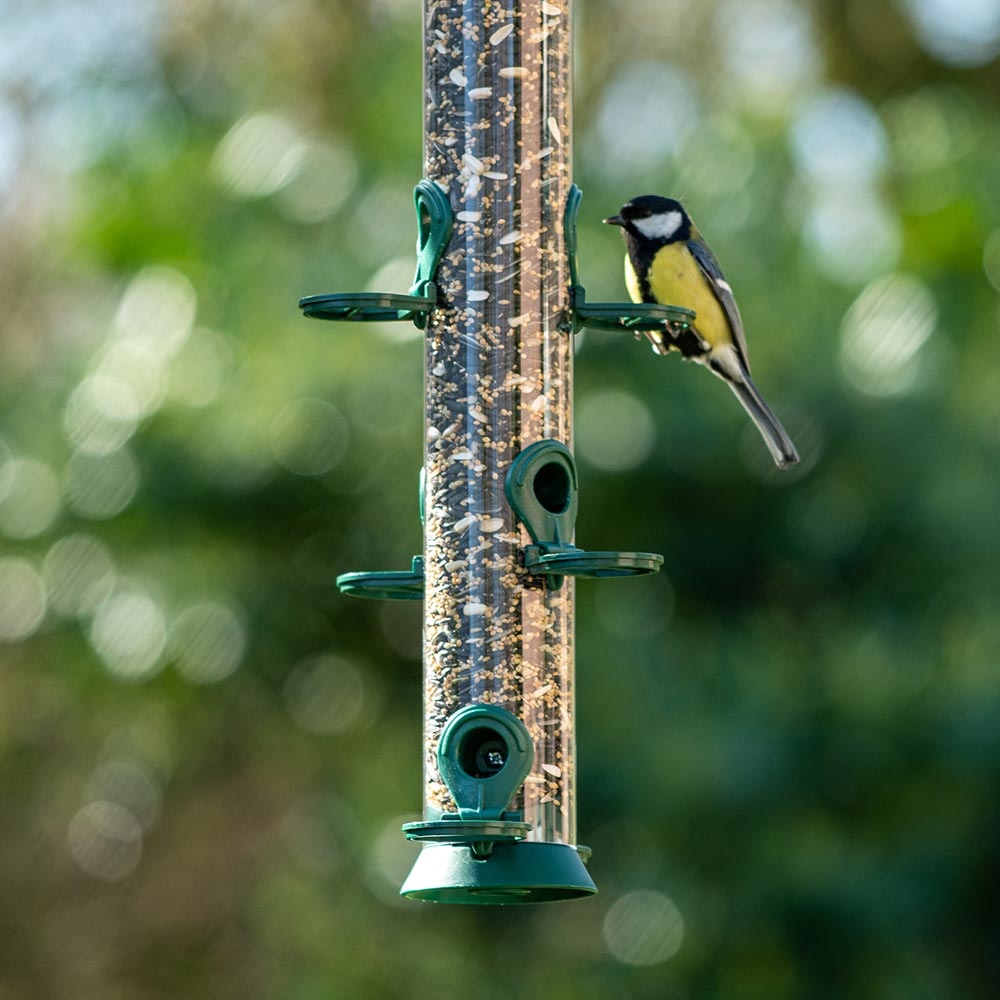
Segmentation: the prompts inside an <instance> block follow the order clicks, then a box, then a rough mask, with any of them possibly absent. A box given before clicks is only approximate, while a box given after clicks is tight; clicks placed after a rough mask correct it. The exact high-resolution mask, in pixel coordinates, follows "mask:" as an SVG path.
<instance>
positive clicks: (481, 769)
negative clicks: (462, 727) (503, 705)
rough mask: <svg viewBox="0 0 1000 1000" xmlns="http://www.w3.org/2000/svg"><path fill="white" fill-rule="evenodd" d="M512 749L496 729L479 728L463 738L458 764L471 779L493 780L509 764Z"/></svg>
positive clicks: (459, 749) (459, 748)
mask: <svg viewBox="0 0 1000 1000" xmlns="http://www.w3.org/2000/svg"><path fill="white" fill-rule="evenodd" d="M509 754H510V748H509V747H508V746H507V741H506V740H505V739H503V737H501V736H500V734H499V733H498V732H497V731H496V730H495V729H489V728H487V727H486V726H477V727H476V728H475V729H472V730H470V731H469V732H468V733H466V735H465V736H463V737H462V741H461V743H460V744H459V747H458V764H459V767H461V768H462V770H463V771H464V772H465V773H466V774H467V775H469V777H470V778H492V777H493V775H495V774H499V773H500V772H501V771H502V770H503V769H504V766H505V765H506V763H507V757H508V756H509Z"/></svg>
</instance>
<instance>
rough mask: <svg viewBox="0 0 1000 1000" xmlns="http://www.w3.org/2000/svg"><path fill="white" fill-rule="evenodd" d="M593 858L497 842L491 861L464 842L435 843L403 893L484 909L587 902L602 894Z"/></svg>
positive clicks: (569, 850)
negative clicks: (591, 870)
mask: <svg viewBox="0 0 1000 1000" xmlns="http://www.w3.org/2000/svg"><path fill="white" fill-rule="evenodd" d="M589 856H590V851H589V850H588V849H587V848H586V847H570V846H569V845H568V844H550V843H540V842H536V841H520V842H518V843H516V844H495V845H494V846H493V853H492V854H491V855H490V856H489V857H488V858H485V859H483V860H478V859H477V858H475V857H474V856H473V854H472V851H471V850H470V849H469V847H467V846H465V845H462V844H429V845H427V846H426V847H424V848H423V849H422V850H421V852H420V856H419V857H418V858H417V860H416V863H415V864H414V865H413V870H412V871H411V872H410V874H409V877H408V878H407V879H406V881H405V882H404V883H403V888H402V889H400V890H399V894H400V895H401V896H408V897H409V898H410V899H423V900H427V901H429V902H432V903H466V904H472V905H479V906H509V905H518V904H524V903H552V902H556V901H558V900H561V899H581V898H582V897H584V896H592V895H593V894H594V893H595V892H597V886H596V885H594V882H593V880H592V879H591V877H590V876H589V875H588V874H587V869H586V868H585V867H584V861H585V860H586V859H587V858H588V857H589Z"/></svg>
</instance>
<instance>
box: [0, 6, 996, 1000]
mask: <svg viewBox="0 0 1000 1000" xmlns="http://www.w3.org/2000/svg"><path fill="white" fill-rule="evenodd" d="M576 7H577V11H576V28H577V37H576V56H577V58H576V102H575V136H574V140H575V149H576V179H577V182H578V183H579V184H580V185H581V187H582V188H583V190H584V193H585V198H584V202H583V206H582V211H581V219H580V237H581V260H580V265H581V271H582V279H583V281H584V283H585V284H586V285H587V287H588V292H589V297H590V298H591V299H593V300H598V299H602V298H604V299H621V298H623V297H624V289H623V283H622V278H621V245H620V241H619V235H618V233H617V232H612V231H610V229H609V227H602V226H601V225H600V223H599V220H600V218H601V217H602V216H604V215H607V214H610V213H611V212H613V211H615V210H617V208H618V206H619V205H620V204H621V203H622V202H623V201H624V200H626V199H627V198H628V197H630V196H633V195H636V194H640V193H646V192H658V193H664V194H674V195H678V196H681V197H683V198H684V199H685V200H686V202H687V204H688V206H689V208H690V209H691V211H692V214H693V215H694V216H695V218H696V220H697V221H698V223H699V225H700V226H701V228H702V230H703V231H704V232H705V233H706V234H707V235H708V237H709V238H710V240H711V242H712V243H713V245H714V247H715V249H716V251H717V253H718V255H719V257H720V259H721V260H722V262H723V264H724V266H725V267H726V270H727V273H728V275H729V277H730V279H731V282H732V284H733V285H734V287H735V289H736V292H737V295H738V297H739V299H740V302H741V304H742V307H743V313H744V318H745V320H746V325H747V329H748V335H749V340H750V348H751V357H752V360H753V362H754V372H755V375H756V376H757V380H758V383H759V385H760V386H761V388H762V390H763V391H764V393H765V395H767V396H768V397H769V398H770V399H771V401H772V403H773V404H774V406H775V408H776V409H777V410H778V412H779V413H780V414H781V415H782V417H783V418H784V419H785V421H786V423H787V425H788V427H789V428H790V430H791V431H792V432H793V436H794V437H795V438H796V440H797V442H798V444H799V447H800V450H801V452H802V454H803V463H802V466H801V467H800V469H798V470H797V471H795V472H793V473H789V474H780V473H778V472H776V470H775V469H774V468H773V466H771V464H770V460H769V458H768V456H767V454H766V452H765V450H764V448H763V446H762V444H761V443H760V441H759V439H758V438H757V436H756V435H755V432H754V431H753V430H752V429H751V428H749V427H748V425H747V423H746V420H745V419H744V417H743V414H742V411H741V410H740V408H739V407H738V405H737V404H736V402H735V400H734V399H733V398H732V397H731V395H730V394H729V393H728V391H727V390H726V389H725V387H724V386H723V385H722V384H721V383H719V382H718V381H717V380H715V379H713V378H711V377H710V376H709V375H708V374H706V373H705V372H704V371H702V370H700V369H696V368H694V367H692V366H688V365H684V364H683V363H681V362H680V361H678V360H675V359H658V358H655V357H654V356H652V355H651V353H650V352H649V350H648V348H647V347H645V346H643V345H642V344H637V343H634V342H633V341H632V340H631V339H630V338H629V339H621V338H616V337H614V336H612V335H610V334H601V333H587V334H585V335H584V336H581V337H580V338H579V341H580V342H579V351H578V357H577V382H576V385H577V403H578V409H577V417H578V419H577V453H578V458H579V462H580V467H581V479H582V481H581V512H580V518H579V522H578V538H579V540H580V543H581V544H582V545H584V546H585V547H590V548H598V549H606V548H622V549H640V550H653V551H660V552H663V553H664V554H665V556H666V567H665V571H664V572H663V573H662V574H661V575H660V576H658V577H652V578H646V579H643V580H634V581H584V582H582V583H581V584H580V586H579V589H578V593H579V599H578V609H579V624H578V635H579V647H580V651H579V655H578V665H577V670H578V678H579V719H578V732H579V750H580V753H579V761H580V794H579V808H580V812H579V818H580V830H581V840H582V841H583V842H584V843H589V844H590V845H591V846H592V847H593V848H594V857H593V860H592V862H591V871H592V874H593V875H594V878H595V879H596V881H597V882H598V884H599V886H600V888H601V893H600V895H599V896H597V897H596V898H594V899H591V900H587V901H584V902H574V903H567V904H560V905H551V906H548V907H540V908H525V909H519V908H512V909H493V908H482V909H480V908H448V907H440V906H433V905H430V904H419V903H413V902H409V901H401V900H399V899H398V898H397V895H396V892H397V888H398V885H399V883H400V881H401V879H402V877H403V876H404V875H405V873H406V871H407V870H408V868H409V865H410V863H411V860H412V857H413V850H414V848H413V847H412V846H411V845H408V844H407V843H406V842H405V841H404V840H403V838H402V836H401V835H400V833H399V824H400V823H401V822H404V821H406V820H409V819H413V818H416V817H415V812H416V810H417V809H418V808H419V803H420V715H421V711H420V693H421V686H420V679H419V676H420V662H419V655H420V654H419V644H420V636H419V628H420V626H419V606H413V605H408V604H384V605H383V604H379V603H368V602H356V601H351V600H348V599H346V598H342V597H340V596H339V595H338V593H337V592H336V590H335V588H334V585H333V580H334V577H335V576H336V575H337V573H339V572H343V571H346V570H360V569H391V568H400V569H402V568H406V567H407V566H408V565H409V559H410V556H411V555H413V554H414V553H416V552H418V551H419V550H420V545H421V538H420V528H419V523H418V517H417V474H418V469H419V466H420V461H421V458H420V448H421V430H420V420H421V401H420V394H421V359H422V351H421V343H420V340H419V335H418V334H417V331H416V330H414V329H412V328H410V327H409V326H406V325H399V324H397V325H392V326H388V325H387V326H383V327H378V326H374V327H372V326H365V327H359V326H350V325H343V324H320V323H316V322H311V321H308V322H307V321H305V320H303V319H301V318H300V316H299V314H298V311H297V309H296V307H295V303H296V300H297V299H298V297H299V296H301V295H303V294H308V293H315V292H326V291H337V290H340V291H345V290H355V289H364V288H369V289H382V290H395V291H403V290H405V289H406V288H407V287H408V285H409V282H410V280H411V277H412V270H413V240H414V235H415V229H414V224H413V218H412V207H411V202H410V191H411V189H412V186H413V184H414V183H415V181H416V180H417V179H419V177H420V169H421V101H422V99H421V65H420V63H421V40H420V11H419V3H418V0H372V2H361V0H327V2H322V3H321V2H319V0H271V2H263V0H260V2H255V0H130V2H128V3H123V2H119V0H3V2H0V225H2V233H3V238H2V240H0V291H2V302H3V308H2V317H0V329H2V338H0V534H2V541H0V641H2V645H0V997H2V998H3V1000H48V998H53V1000H62V998H72V1000H90V998H94V1000H97V998H99V1000H132V998H143V1000H145V998H151V1000H158V998H175V997H188V996H197V997H201V998H206V1000H211V998H237V997H239V998H251V1000H271V998H281V1000H324V998H336V997H367V996H371V997H399V998H430V997H452V996H455V997H457V996H467V995H469V994H470V993H471V992H475V994H476V995H479V996H482V997H490V998H499V997H508V996H518V997H527V998H534V997H545V998H552V1000H556V998H577V997H582V996H587V997H592V998H595V1000H605V998H607V1000H611V998H614V1000H620V998H633V997H634V998H674V1000H702V998H705V1000H709V998H718V1000H781V998H804V997H808V998H811V1000H817V998H844V997H851V998H857V1000H866V998H877V1000H943V998H962V1000H964V998H978V997H983V998H986V997H993V996H996V990H997V988H998V987H997V984H998V982H1000V929H998V919H997V903H996V899H997V887H998V874H1000V844H998V839H1000V810H998V805H997V793H998V778H1000V685H998V666H1000V664H998V660H1000V614H998V601H997V595H998V593H1000V562H998V557H1000V529H998V523H997V521H998V514H1000V366H998V351H997V332H998V321H1000V310H998V305H1000V299H998V291H1000V199H998V194H997V192H998V178H1000V173H998V163H1000V156H998V154H1000V106H998V96H1000V64H998V61H997V57H998V54H1000V0H895V2H887V0H848V2H835V0H813V2H807V0H716V2H706V0H669V2H668V0H601V2H597V0H577V4H576Z"/></svg>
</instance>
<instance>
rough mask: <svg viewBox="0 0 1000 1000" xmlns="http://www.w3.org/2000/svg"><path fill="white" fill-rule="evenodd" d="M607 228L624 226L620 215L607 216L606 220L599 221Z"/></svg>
mask: <svg viewBox="0 0 1000 1000" xmlns="http://www.w3.org/2000/svg"><path fill="white" fill-rule="evenodd" d="M601 221H603V222H604V223H605V225H608V226H624V225H625V220H624V219H623V218H622V217H621V216H620V215H609V216H608V217H607V218H606V219H603V220H601Z"/></svg>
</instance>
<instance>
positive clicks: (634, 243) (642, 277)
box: [625, 230, 666, 303]
mask: <svg viewBox="0 0 1000 1000" xmlns="http://www.w3.org/2000/svg"><path fill="white" fill-rule="evenodd" d="M625 246H626V249H627V250H628V256H629V260H630V261H631V262H632V270H633V271H635V276H636V278H637V279H638V280H639V291H640V292H641V293H642V301H643V302H652V303H655V302H656V298H655V297H654V296H653V292H652V289H651V288H650V287H649V269H650V267H652V265H653V258H654V257H655V256H656V251H657V250H659V249H661V248H662V247H664V246H666V242H665V241H663V242H660V241H653V240H637V239H636V238H635V237H634V236H633V235H632V234H631V233H630V232H629V231H628V230H625Z"/></svg>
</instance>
